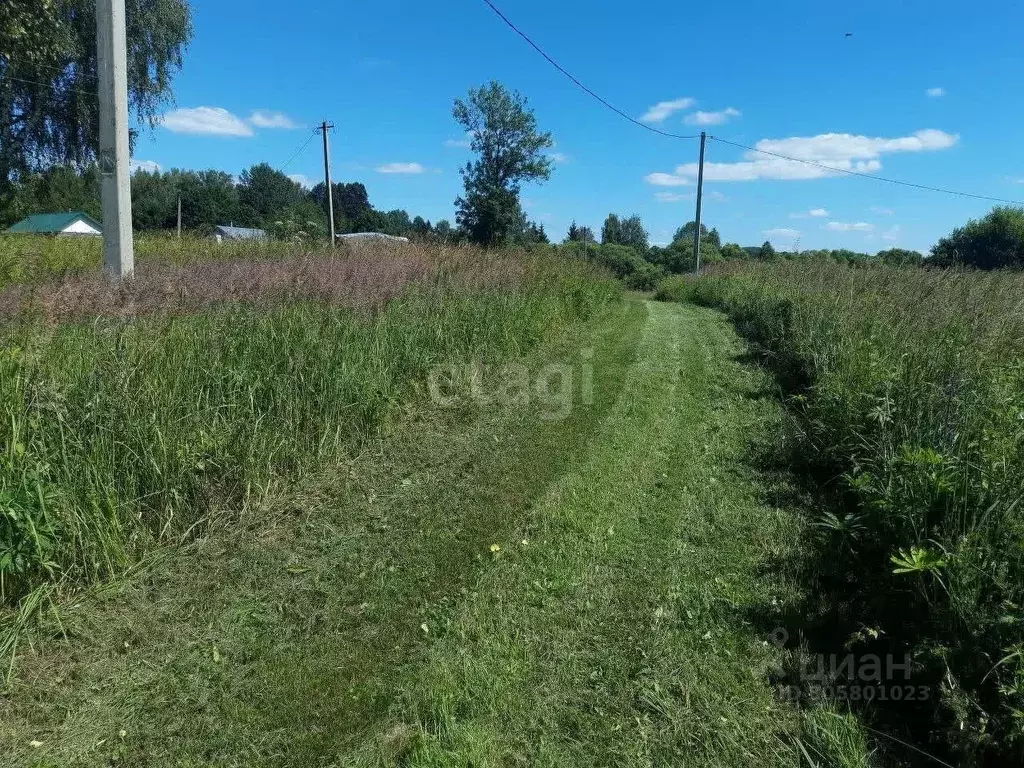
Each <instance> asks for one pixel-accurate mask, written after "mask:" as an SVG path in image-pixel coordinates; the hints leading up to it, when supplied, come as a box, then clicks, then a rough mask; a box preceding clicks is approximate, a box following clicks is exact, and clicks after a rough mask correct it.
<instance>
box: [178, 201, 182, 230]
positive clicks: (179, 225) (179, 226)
mask: <svg viewBox="0 0 1024 768" xmlns="http://www.w3.org/2000/svg"><path fill="white" fill-rule="evenodd" d="M178 239H179V240H181V195H178Z"/></svg>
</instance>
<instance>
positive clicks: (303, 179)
mask: <svg viewBox="0 0 1024 768" xmlns="http://www.w3.org/2000/svg"><path fill="white" fill-rule="evenodd" d="M288 178H289V179H291V180H292V181H294V182H295V183H296V184H298V185H299V186H301V187H304V188H305V189H312V188H313V187H315V186H316V185H317V184H318V183H319V182H318V181H317V180H316V179H311V178H309V176H306V175H305V174H303V173H293V174H290V175H289V176H288Z"/></svg>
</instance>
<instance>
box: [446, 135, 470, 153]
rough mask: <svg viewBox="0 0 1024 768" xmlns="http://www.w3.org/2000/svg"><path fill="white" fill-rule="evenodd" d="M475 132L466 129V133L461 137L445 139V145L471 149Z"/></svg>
mask: <svg viewBox="0 0 1024 768" xmlns="http://www.w3.org/2000/svg"><path fill="white" fill-rule="evenodd" d="M472 139H473V132H472V131H466V135H465V136H463V137H462V138H461V139H445V140H444V145H445V146H446V147H455V148H457V149H469V147H470V146H471V144H472Z"/></svg>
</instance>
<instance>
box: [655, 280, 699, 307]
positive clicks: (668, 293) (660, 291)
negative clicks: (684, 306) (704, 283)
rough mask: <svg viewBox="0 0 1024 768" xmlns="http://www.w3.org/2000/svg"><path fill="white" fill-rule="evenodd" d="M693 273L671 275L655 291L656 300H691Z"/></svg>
mask: <svg viewBox="0 0 1024 768" xmlns="http://www.w3.org/2000/svg"><path fill="white" fill-rule="evenodd" d="M694 281H695V278H694V277H693V276H692V275H669V276H668V277H666V278H665V279H664V280H662V281H661V282H660V283H658V287H657V289H656V290H655V291H654V299H655V301H689V300H690V299H691V298H692V297H693V285H694Z"/></svg>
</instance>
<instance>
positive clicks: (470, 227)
mask: <svg viewBox="0 0 1024 768" xmlns="http://www.w3.org/2000/svg"><path fill="white" fill-rule="evenodd" d="M452 115H453V116H454V117H455V119H456V120H457V121H458V123H459V125H461V126H462V128H463V129H464V130H465V131H466V132H467V133H468V134H469V136H471V137H472V138H471V141H470V147H471V149H472V150H473V152H475V153H476V159H475V160H473V161H471V162H468V163H466V166H465V167H464V168H463V169H462V180H463V184H464V186H465V192H464V194H463V196H462V197H459V198H457V199H456V200H455V206H456V208H457V210H458V213H457V214H456V220H457V221H458V223H459V225H460V226H461V227H462V228H463V229H464V230H465V232H466V234H467V235H468V236H469V238H470V240H472V241H473V242H475V243H479V244H481V245H495V244H498V243H502V242H506V241H509V240H511V239H513V238H514V237H515V236H516V235H517V234H518V233H519V232H521V231H522V228H521V222H522V215H521V214H522V210H521V208H520V204H519V191H520V187H521V186H522V184H523V183H524V182H530V181H545V180H547V179H548V178H550V177H551V160H550V158H548V157H547V156H546V155H545V154H543V150H545V149H548V148H550V147H551V146H553V142H552V140H551V134H550V133H541V132H540V131H539V130H538V128H537V120H536V118H535V117H534V114H533V111H532V110H530V109H529V107H528V105H527V100H526V98H525V97H523V96H521V95H520V94H519V93H514V92H512V93H510V92H509V91H507V90H506V89H505V87H504V86H502V85H501V84H500V83H498V82H496V81H492V82H491V83H489V84H487V85H484V86H481V87H480V88H475V89H471V90H470V91H469V95H468V97H467V98H466V99H465V100H462V99H457V100H456V101H455V106H454V108H453V110H452Z"/></svg>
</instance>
